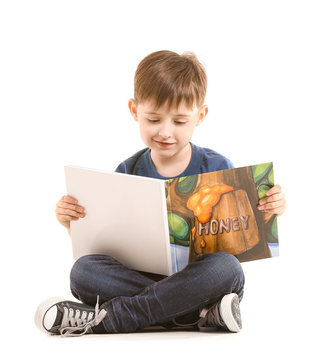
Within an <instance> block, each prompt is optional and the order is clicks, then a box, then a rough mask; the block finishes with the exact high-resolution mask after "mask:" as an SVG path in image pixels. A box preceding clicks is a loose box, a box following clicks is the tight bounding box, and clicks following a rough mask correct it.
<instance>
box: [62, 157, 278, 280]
mask: <svg viewBox="0 0 336 360" xmlns="http://www.w3.org/2000/svg"><path fill="white" fill-rule="evenodd" d="M65 174H66V184H67V191H68V194H69V195H71V196H73V197H75V198H77V200H78V201H79V204H81V205H82V206H84V207H85V211H86V214H87V216H86V217H85V218H83V219H80V220H78V221H72V222H71V236H72V240H73V253H74V258H75V259H76V258H78V257H80V256H83V255H86V254H94V253H95V254H97V253H102V254H106V255H110V256H113V257H114V258H116V259H117V260H119V261H120V262H122V263H123V264H124V265H126V266H128V267H130V268H133V269H135V270H139V271H146V272H152V273H159V274H164V275H171V274H172V273H174V272H176V271H179V270H182V269H183V268H184V267H185V266H186V265H187V264H188V262H192V261H195V259H196V257H197V255H199V254H204V253H210V252H217V251H226V252H229V253H231V254H233V255H235V256H236V257H237V258H238V260H239V261H241V262H243V261H249V260H256V259H262V258H268V257H272V256H277V255H278V232H277V218H276V216H275V215H272V214H268V213H264V212H261V211H259V210H258V209H257V204H258V200H259V199H260V198H263V197H265V196H266V195H265V193H266V191H267V190H268V189H270V188H271V187H272V186H273V185H274V175H273V163H265V164H259V165H253V166H247V167H241V168H235V169H229V170H222V171H216V172H211V173H204V174H199V175H192V176H187V177H181V178H175V179H171V180H167V181H165V180H159V179H152V178H147V177H140V176H134V175H126V174H118V173H112V172H111V173H109V172H102V171H98V170H91V169H85V168H79V167H73V166H66V167H65Z"/></svg>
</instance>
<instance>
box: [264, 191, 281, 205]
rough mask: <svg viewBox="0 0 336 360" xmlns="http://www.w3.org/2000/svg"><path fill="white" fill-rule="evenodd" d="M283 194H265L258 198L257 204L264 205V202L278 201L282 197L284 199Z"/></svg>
mask: <svg viewBox="0 0 336 360" xmlns="http://www.w3.org/2000/svg"><path fill="white" fill-rule="evenodd" d="M284 197H285V196H284V194H283V193H276V194H274V195H271V196H267V197H265V198H263V199H260V200H259V205H264V204H267V203H269V202H274V201H280V200H282V199H284Z"/></svg>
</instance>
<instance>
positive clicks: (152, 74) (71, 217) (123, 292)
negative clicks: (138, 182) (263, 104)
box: [35, 51, 285, 335]
mask: <svg viewBox="0 0 336 360" xmlns="http://www.w3.org/2000/svg"><path fill="white" fill-rule="evenodd" d="M206 88H207V77H206V73H205V70H204V67H203V66H202V65H201V64H200V63H199V61H198V60H197V58H196V56H195V55H193V54H192V53H184V54H182V55H179V54H177V53H174V52H171V51H158V52H154V53H152V54H150V55H148V56H147V57H145V58H144V59H143V60H142V61H141V62H140V64H139V65H138V68H137V70H136V73H135V79H134V99H130V100H129V103H128V106H129V109H130V112H131V114H132V116H133V118H134V119H135V121H137V122H138V123H139V128H140V135H141V138H142V140H143V142H144V143H145V144H146V146H147V147H146V148H145V149H143V150H141V151H139V152H137V153H136V154H135V155H133V156H132V157H130V158H129V159H127V160H125V161H124V162H122V163H121V164H120V165H119V166H118V167H117V169H116V171H117V172H121V173H127V174H133V175H140V176H147V177H153V178H159V179H170V178H174V177H181V176H188V175H195V174H200V173H204V172H211V171H217V170H225V169H229V168H232V167H233V165H232V163H231V162H230V160H228V159H227V158H225V157H224V156H222V155H220V154H218V153H217V152H215V151H213V150H210V149H207V148H201V147H198V146H196V145H194V144H192V143H191V142H190V140H191V137H192V134H193V131H194V129H195V127H196V126H198V125H199V124H200V123H201V122H202V121H203V120H204V118H205V117H206V115H207V113H208V107H207V106H206V105H204V99H205V95H206ZM267 195H268V196H267V197H266V198H264V199H263V200H260V202H259V206H258V208H259V210H262V211H269V212H271V213H274V214H277V215H281V214H282V213H283V212H284V210H285V198H284V195H283V193H282V191H281V188H280V186H278V185H276V186H274V187H273V188H272V189H270V190H269V191H268V193H267ZM56 216H57V219H58V221H59V222H60V223H61V224H62V225H64V226H65V227H66V228H67V229H68V232H69V234H70V221H75V220H78V219H79V218H82V217H84V216H85V212H84V208H83V207H82V206H80V205H79V204H78V201H77V200H76V199H74V198H72V197H70V196H63V197H62V198H61V199H60V200H59V201H58V203H57V206H56ZM70 282H71V291H72V293H73V295H74V296H75V297H76V298H77V299H78V300H80V301H81V303H77V302H72V301H66V300H64V299H61V298H51V299H47V300H46V301H44V302H43V303H41V304H40V306H39V307H38V309H37V311H36V314H35V323H36V325H37V326H38V328H40V329H41V330H43V331H45V332H47V333H49V334H62V335H82V334H85V333H126V332H134V331H136V330H141V329H144V328H146V327H149V326H151V325H160V324H161V325H164V326H166V327H174V326H194V327H195V328H198V329H201V330H209V329H222V330H225V331H230V332H239V331H240V330H241V328H242V322H241V315H240V308H239V302H240V301H241V299H242V297H243V289H244V274H243V270H242V267H241V265H240V263H239V261H238V260H237V259H236V257H234V256H233V255H230V254H228V253H226V252H218V253H213V254H202V255H199V256H198V257H197V259H196V261H195V262H193V263H190V264H188V265H187V266H186V267H185V268H184V269H183V270H181V271H179V272H177V273H175V274H173V275H171V276H169V277H165V276H155V275H154V274H148V273H141V272H138V271H135V270H131V269H128V268H127V267H125V266H124V265H123V264H121V263H120V262H118V261H117V260H116V259H114V258H112V257H110V256H106V255H103V254H97V255H86V256H83V257H81V258H79V259H78V260H77V261H76V262H75V263H74V265H73V268H72V270H71V274H70ZM97 296H98V300H97ZM96 302H97V303H96ZM95 304H96V306H94V305H95Z"/></svg>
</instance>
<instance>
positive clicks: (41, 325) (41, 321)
mask: <svg viewBox="0 0 336 360" xmlns="http://www.w3.org/2000/svg"><path fill="white" fill-rule="evenodd" d="M60 301H65V299H64V298H61V297H57V296H55V297H52V298H49V299H46V300H44V301H42V302H41V303H40V305H39V306H38V307H37V309H36V312H35V317H34V321H35V325H36V326H37V328H38V329H40V330H41V331H43V332H45V333H47V334H51V333H50V332H49V331H48V330H47V329H46V327H45V318H44V317H45V314H46V313H47V311H48V310H50V309H51V308H52V307H53V306H54V305H55V304H56V303H58V302H60ZM55 316H56V315H55Z"/></svg>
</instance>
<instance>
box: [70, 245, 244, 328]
mask: <svg viewBox="0 0 336 360" xmlns="http://www.w3.org/2000/svg"><path fill="white" fill-rule="evenodd" d="M70 283H71V292H72V294H73V295H74V296H75V297H76V298H77V299H78V300H80V301H81V302H83V303H86V304H90V305H94V304H95V303H96V301H97V295H99V300H100V301H99V302H100V304H101V309H105V310H106V311H107V315H106V316H105V318H104V319H103V326H104V328H105V329H106V331H107V332H108V333H127V332H134V331H136V330H141V329H144V328H146V327H149V326H151V325H158V324H164V323H169V322H170V321H171V320H173V319H175V318H179V319H183V317H184V318H188V317H189V319H190V318H193V320H195V319H196V320H197V319H198V316H199V311H200V310H201V309H202V308H203V307H206V306H208V305H211V304H213V303H215V302H216V301H218V300H220V299H221V298H222V297H223V296H224V295H226V294H229V293H236V294H238V296H239V299H240V300H241V299H242V297H243V291H244V273H243V270H242V267H241V265H240V263H239V261H238V260H237V259H236V258H235V257H234V256H233V255H230V254H228V253H225V252H218V253H213V254H202V255H198V257H197V259H196V261H195V262H193V263H190V264H188V265H187V266H186V267H185V268H184V269H183V270H181V271H179V272H177V273H175V274H173V275H171V276H169V277H164V276H161V280H160V279H155V280H154V279H153V276H151V275H150V274H148V275H147V276H146V275H144V273H140V272H138V271H135V270H131V269H128V268H127V267H125V266H124V265H122V264H121V263H120V262H118V261H117V260H115V259H114V258H112V257H110V256H106V255H86V256H83V257H81V258H79V259H78V260H77V261H76V262H75V263H74V265H73V268H72V270H71V274H70Z"/></svg>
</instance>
